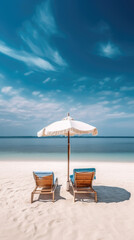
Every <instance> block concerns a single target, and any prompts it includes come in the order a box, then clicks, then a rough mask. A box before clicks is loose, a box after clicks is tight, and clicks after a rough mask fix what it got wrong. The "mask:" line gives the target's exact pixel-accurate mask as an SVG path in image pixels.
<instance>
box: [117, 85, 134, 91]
mask: <svg viewBox="0 0 134 240" xmlns="http://www.w3.org/2000/svg"><path fill="white" fill-rule="evenodd" d="M133 90H134V87H126V86H124V87H121V88H120V91H133Z"/></svg>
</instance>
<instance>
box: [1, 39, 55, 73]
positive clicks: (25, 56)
mask: <svg viewBox="0 0 134 240" xmlns="http://www.w3.org/2000/svg"><path fill="white" fill-rule="evenodd" d="M0 52H1V53H3V54H5V55H7V56H9V57H11V58H14V59H16V60H19V61H22V62H24V63H25V64H26V65H28V66H31V67H36V68H38V69H42V70H47V71H54V70H55V68H54V66H53V65H52V64H51V63H50V62H48V61H46V60H44V59H42V58H40V57H37V56H34V55H32V54H29V53H27V52H25V51H17V50H14V49H12V48H10V47H8V46H7V45H6V44H5V43H3V42H1V41H0Z"/></svg>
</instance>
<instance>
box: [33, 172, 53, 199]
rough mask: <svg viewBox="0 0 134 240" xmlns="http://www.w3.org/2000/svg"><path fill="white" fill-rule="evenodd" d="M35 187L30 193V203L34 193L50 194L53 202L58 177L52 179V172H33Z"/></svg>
mask: <svg viewBox="0 0 134 240" xmlns="http://www.w3.org/2000/svg"><path fill="white" fill-rule="evenodd" d="M33 176H34V179H35V183H36V187H35V189H34V190H33V192H32V193H31V203H32V202H33V197H34V194H52V201H53V202H54V192H55V189H56V187H57V185H58V179H57V178H56V179H55V180H54V173H53V172H33Z"/></svg>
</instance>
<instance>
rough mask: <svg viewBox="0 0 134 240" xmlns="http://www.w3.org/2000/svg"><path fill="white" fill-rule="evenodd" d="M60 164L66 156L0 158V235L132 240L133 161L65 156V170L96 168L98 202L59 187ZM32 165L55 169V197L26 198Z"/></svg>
mask: <svg viewBox="0 0 134 240" xmlns="http://www.w3.org/2000/svg"><path fill="white" fill-rule="evenodd" d="M66 167H67V163H66V162H37V161H34V162H26V161H25V162H22V161H21V162H11V161H1V162H0V239H1V240H12V239H17V240H30V239H32V240H37V239H38V240H48V239H49V240H53V239H55V240H57V239H61V240H62V239H63V240H74V239H77V240H83V239H87V240H88V239H90V240H113V239H114V240H116V239H118V240H124V239H125V240H126V239H127V240H133V239H134V214H133V211H134V163H106V162H105V163H99V162H94V163H87V162H81V163H80V162H78V163H77V162H71V171H72V169H73V168H76V167H95V168H96V171H97V174H96V176H97V179H96V180H95V181H94V182H93V185H94V188H95V189H96V191H97V192H98V203H95V202H94V199H93V197H90V198H89V199H87V200H86V201H77V202H75V203H74V202H73V196H72V194H70V193H69V192H66V190H65V188H66V171H67V169H66ZM33 170H40V171H47V170H48V171H50V170H53V171H54V172H55V176H57V177H58V180H59V187H58V188H57V191H56V196H55V197H56V200H57V201H56V202H55V203H52V202H50V201H48V202H46V201H43V197H40V199H39V201H35V202H34V203H33V204H31V203H30V196H31V191H32V190H33V189H34V186H35V183H34V179H33V176H32V171H33ZM71 171H70V172H71ZM35 199H37V197H35Z"/></svg>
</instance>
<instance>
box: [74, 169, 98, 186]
mask: <svg viewBox="0 0 134 240" xmlns="http://www.w3.org/2000/svg"><path fill="white" fill-rule="evenodd" d="M94 174H95V172H75V180H74V185H75V186H76V187H79V188H80V187H92V181H93V178H94Z"/></svg>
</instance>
